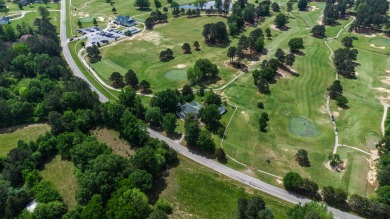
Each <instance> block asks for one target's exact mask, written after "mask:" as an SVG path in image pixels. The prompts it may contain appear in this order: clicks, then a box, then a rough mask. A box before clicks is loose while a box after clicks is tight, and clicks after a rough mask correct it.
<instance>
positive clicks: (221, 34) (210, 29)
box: [202, 21, 229, 44]
mask: <svg viewBox="0 0 390 219" xmlns="http://www.w3.org/2000/svg"><path fill="white" fill-rule="evenodd" d="M202 35H203V37H204V39H205V41H206V42H207V43H209V44H225V43H228V42H229V37H228V33H227V30H226V25H225V23H223V22H222V21H219V22H217V23H215V24H205V25H204V26H203V32H202Z"/></svg>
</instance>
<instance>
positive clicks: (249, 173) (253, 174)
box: [242, 168, 256, 177]
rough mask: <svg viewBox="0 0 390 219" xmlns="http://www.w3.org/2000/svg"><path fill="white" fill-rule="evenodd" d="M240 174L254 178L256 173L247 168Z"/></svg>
mask: <svg viewBox="0 0 390 219" xmlns="http://www.w3.org/2000/svg"><path fill="white" fill-rule="evenodd" d="M242 172H243V173H245V174H246V175H248V176H253V177H256V173H255V172H254V171H253V169H252V168H247V169H246V170H244V171H242Z"/></svg>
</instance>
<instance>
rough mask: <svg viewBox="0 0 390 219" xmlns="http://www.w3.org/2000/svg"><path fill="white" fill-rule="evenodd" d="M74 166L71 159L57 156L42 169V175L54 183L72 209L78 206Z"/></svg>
mask: <svg viewBox="0 0 390 219" xmlns="http://www.w3.org/2000/svg"><path fill="white" fill-rule="evenodd" d="M73 172H74V166H73V163H72V162H70V161H65V160H61V157H60V156H56V157H55V158H54V159H53V160H52V161H50V162H49V163H47V164H45V167H44V169H43V170H42V171H41V173H40V174H41V176H42V178H43V179H44V180H47V181H49V182H51V183H53V184H54V186H55V187H56V188H57V190H58V192H59V193H60V195H61V197H62V198H63V199H64V203H65V204H67V205H68V206H69V208H70V209H72V208H74V207H75V206H76V203H77V202H76V193H77V182H76V177H75V175H74V173H73Z"/></svg>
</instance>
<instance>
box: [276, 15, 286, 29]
mask: <svg viewBox="0 0 390 219" xmlns="http://www.w3.org/2000/svg"><path fill="white" fill-rule="evenodd" d="M286 23H287V18H286V15H284V14H283V13H280V14H278V15H276V17H275V25H276V27H278V28H282V27H284V26H285V25H286Z"/></svg>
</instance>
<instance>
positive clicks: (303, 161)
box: [295, 149, 310, 167]
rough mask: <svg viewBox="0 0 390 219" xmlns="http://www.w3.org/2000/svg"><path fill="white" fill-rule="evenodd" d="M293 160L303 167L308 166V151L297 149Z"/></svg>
mask: <svg viewBox="0 0 390 219" xmlns="http://www.w3.org/2000/svg"><path fill="white" fill-rule="evenodd" d="M295 160H296V161H297V162H298V164H299V165H301V166H303V167H310V161H309V153H307V151H306V150H305V149H299V150H298V152H297V153H296V154H295Z"/></svg>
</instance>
